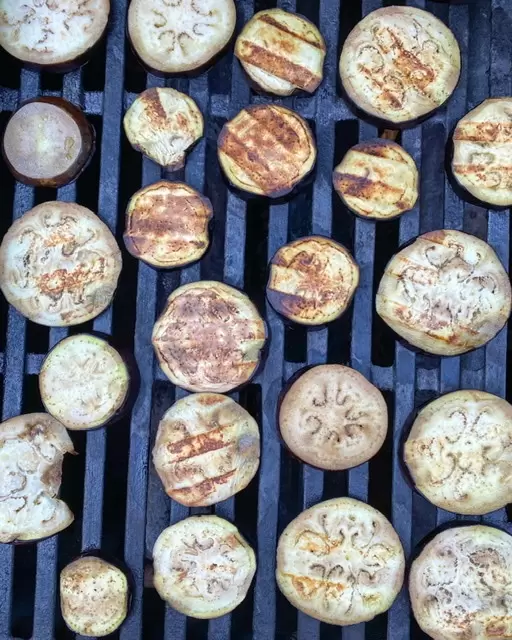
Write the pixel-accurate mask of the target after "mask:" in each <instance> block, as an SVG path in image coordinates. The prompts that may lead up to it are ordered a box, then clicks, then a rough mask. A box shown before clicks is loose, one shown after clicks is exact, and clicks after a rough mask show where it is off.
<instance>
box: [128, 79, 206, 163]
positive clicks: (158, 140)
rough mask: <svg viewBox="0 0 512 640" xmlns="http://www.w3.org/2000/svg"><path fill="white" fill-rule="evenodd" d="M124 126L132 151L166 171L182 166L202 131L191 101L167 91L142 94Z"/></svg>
mask: <svg viewBox="0 0 512 640" xmlns="http://www.w3.org/2000/svg"><path fill="white" fill-rule="evenodd" d="M123 124H124V130H125V133H126V137H127V138H128V140H129V142H130V144H131V145H132V147H133V148H134V149H136V150H137V151H140V152H141V153H143V154H144V155H145V156H147V157H148V158H151V160H153V162H156V163H157V164H159V165H161V166H162V167H165V168H166V169H167V170H168V171H177V170H178V169H182V168H183V167H184V166H185V158H186V152H187V151H188V149H189V148H190V147H191V146H192V145H193V144H195V143H196V142H197V141H198V140H199V138H201V137H202V135H203V129H204V121H203V116H202V115H201V112H200V111H199V109H198V107H197V104H196V103H195V102H194V100H192V98H190V97H189V96H187V95H185V94H184V93H181V92H180V91H176V89H170V88H158V89H146V91H143V92H142V93H141V94H140V95H139V96H138V97H137V98H135V101H134V103H133V104H132V106H131V107H130V108H129V109H128V111H127V112H126V114H125V116H124V121H123Z"/></svg>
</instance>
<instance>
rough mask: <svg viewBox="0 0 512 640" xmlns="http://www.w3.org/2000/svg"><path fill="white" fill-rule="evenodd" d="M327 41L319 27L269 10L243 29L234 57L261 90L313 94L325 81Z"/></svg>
mask: <svg viewBox="0 0 512 640" xmlns="http://www.w3.org/2000/svg"><path fill="white" fill-rule="evenodd" d="M325 51H326V49H325V42H324V39H323V38H322V35H321V33H320V31H318V29H317V28H316V26H315V25H314V24H313V23H312V22H310V21H309V20H307V19H306V18H304V17H303V16H301V15H298V14H296V13H289V12H288V11H284V10H283V9H266V10H265V11H259V12H258V13H256V14H255V15H254V16H253V17H252V18H251V19H250V20H249V22H248V23H247V24H246V25H245V27H244V28H243V29H242V32H241V33H240V35H239V36H238V39H237V41H236V45H235V55H236V57H237V58H238V59H239V60H240V62H241V64H242V66H243V68H244V69H245V71H246V73H247V75H248V76H249V78H250V79H251V80H252V81H253V82H254V83H255V84H256V85H257V87H258V88H260V89H262V90H263V91H267V92H269V93H274V94H276V95H278V96H290V95H292V93H295V92H296V91H298V90H299V91H307V92H308V93H313V92H314V91H315V90H316V89H317V88H318V86H319V85H320V83H321V82H322V78H323V66H324V58H325Z"/></svg>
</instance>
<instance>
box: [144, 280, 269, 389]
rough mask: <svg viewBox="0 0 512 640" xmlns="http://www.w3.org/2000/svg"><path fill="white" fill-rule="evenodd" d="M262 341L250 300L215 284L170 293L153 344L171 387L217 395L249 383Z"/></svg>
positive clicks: (188, 286)
mask: <svg viewBox="0 0 512 640" xmlns="http://www.w3.org/2000/svg"><path fill="white" fill-rule="evenodd" d="M265 340H266V328H265V323H264V321H263V319H262V318H261V316H260V314H259V313H258V310H257V309H256V307H255V306H254V304H253V303H252V302H251V301H250V300H249V298H248V297H247V296H246V295H244V294H243V293H242V292H240V291H238V289H234V288H233V287H229V286H228V285H226V284H223V283H222V282H214V281H201V282H193V283H192V284H186V285H184V286H182V287H179V288H178V289H176V290H175V291H173V292H172V293H171V295H170V296H169V298H168V300H167V304H166V306H165V309H164V311H163V313H162V315H161V316H160V317H159V318H158V320H157V321H156V324H155V326H154V329H153V338H152V341H153V346H154V348H155V351H156V355H157V357H158V360H159V362H160V366H161V367H162V370H163V371H164V373H165V375H166V376H167V377H168V378H169V380H170V381H171V382H173V383H174V384H176V385H178V386H179V387H183V388H184V389H188V390H189V391H211V392H221V393H222V392H226V391H231V390H232V389H234V388H236V387H238V386H240V385H242V384H245V383H246V382H248V381H249V380H250V378H251V377H252V376H253V375H254V373H255V372H256V369H257V368H258V365H259V363H260V358H261V350H262V348H263V346H264V345H265Z"/></svg>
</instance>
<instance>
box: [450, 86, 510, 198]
mask: <svg viewBox="0 0 512 640" xmlns="http://www.w3.org/2000/svg"><path fill="white" fill-rule="evenodd" d="M452 171H453V175H454V177H455V179H456V180H457V182H458V183H459V184H460V185H461V186H462V187H463V188H464V189H466V191H469V193H470V194H471V195H473V196H474V197H475V198H478V200H480V201H482V202H485V203H487V204H489V205H491V206H497V207H509V206H511V205H512V97H507V98H491V99H489V100H484V102H482V104H480V105H479V106H478V107H476V109H473V110H472V111H470V112H469V113H467V114H466V115H465V116H464V117H463V118H462V119H461V120H459V122H458V124H457V126H456V128H455V132H454V134H453V159H452Z"/></svg>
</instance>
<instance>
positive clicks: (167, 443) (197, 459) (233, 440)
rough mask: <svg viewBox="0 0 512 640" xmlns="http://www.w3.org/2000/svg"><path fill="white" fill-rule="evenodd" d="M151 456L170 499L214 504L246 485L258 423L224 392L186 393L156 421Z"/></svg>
mask: <svg viewBox="0 0 512 640" xmlns="http://www.w3.org/2000/svg"><path fill="white" fill-rule="evenodd" d="M153 462H154V464H155V469H156V471H157V473H158V475H159V476H160V480H161V481H162V483H163V485H164V488H165V491H166V492H167V495H169V496H170V497H171V498H172V499H173V500H176V501H177V502H180V503H181V504H183V505H185V506H187V507H200V506H209V505H212V504H216V503H217V502H220V501H221V500H227V498H230V497H231V496H233V495H235V493H238V492H239V491H242V489H245V487H246V486H247V485H248V484H249V482H250V481H251V480H252V479H253V478H254V476H255V475H256V472H257V470H258V466H259V462H260V433H259V430H258V424H257V423H256V420H254V418H253V417H252V416H251V415H250V414H249V413H248V412H247V411H246V410H245V409H244V408H243V407H241V406H240V405H239V404H237V403H236V402H235V401H234V400H231V398H228V397H227V396H223V395H220V394H218V393H196V394H192V395H189V396H187V397H185V398H182V399H181V400H178V402H176V403H175V404H174V405H173V406H172V407H171V408H170V409H169V410H168V411H167V412H166V413H165V415H164V417H163V418H162V420H161V421H160V424H159V425H158V432H157V435H156V442H155V447H154V449H153Z"/></svg>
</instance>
